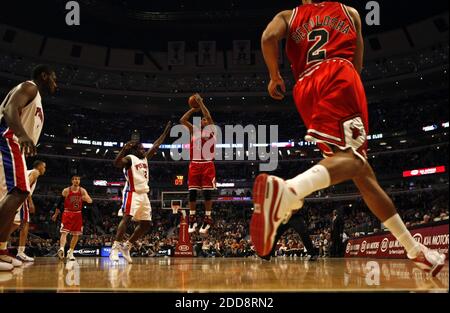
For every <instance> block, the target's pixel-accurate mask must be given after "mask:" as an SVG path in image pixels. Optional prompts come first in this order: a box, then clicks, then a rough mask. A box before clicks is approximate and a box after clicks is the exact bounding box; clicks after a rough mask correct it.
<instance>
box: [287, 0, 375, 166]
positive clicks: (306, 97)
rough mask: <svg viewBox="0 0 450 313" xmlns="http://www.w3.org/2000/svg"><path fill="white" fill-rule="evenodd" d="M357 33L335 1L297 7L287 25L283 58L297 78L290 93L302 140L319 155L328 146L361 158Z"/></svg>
mask: <svg viewBox="0 0 450 313" xmlns="http://www.w3.org/2000/svg"><path fill="white" fill-rule="evenodd" d="M356 40H357V32H356V29H355V25H354V22H353V20H352V18H351V16H350V15H349V13H348V11H347V9H346V7H345V6H344V5H342V4H341V3H338V2H323V3H318V4H307V5H300V6H298V7H297V8H295V9H294V10H293V13H292V17H291V20H290V22H289V32H288V39H287V42H286V53H287V56H288V58H289V61H290V63H291V67H292V72H293V74H294V76H295V79H297V83H296V85H295V87H294V90H293V96H294V101H295V103H296V106H297V109H298V111H299V113H300V115H301V117H302V119H303V121H304V123H305V126H306V127H307V135H306V137H305V139H306V140H307V141H314V142H317V144H318V147H319V148H320V149H321V150H322V152H323V153H324V155H332V153H333V151H332V149H331V147H330V146H335V147H338V148H339V149H342V150H344V149H348V148H351V149H352V150H353V151H354V152H355V153H356V154H357V155H358V156H360V157H362V158H363V159H366V158H367V134H368V132H369V128H368V122H369V121H368V110H367V99H366V95H365V91H364V87H363V84H362V82H361V78H360V75H359V73H358V72H357V71H356V69H355V68H354V66H353V63H352V62H353V59H354V53H355V51H356Z"/></svg>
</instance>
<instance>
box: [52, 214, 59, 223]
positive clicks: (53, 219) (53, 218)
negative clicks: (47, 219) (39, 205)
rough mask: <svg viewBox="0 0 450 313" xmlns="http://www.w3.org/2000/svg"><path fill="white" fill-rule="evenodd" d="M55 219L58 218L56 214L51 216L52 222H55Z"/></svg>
mask: <svg viewBox="0 0 450 313" xmlns="http://www.w3.org/2000/svg"><path fill="white" fill-rule="evenodd" d="M57 218H58V214H56V213H55V214H53V215H52V221H53V222H56V219H57Z"/></svg>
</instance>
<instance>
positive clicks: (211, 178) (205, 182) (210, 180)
mask: <svg viewBox="0 0 450 313" xmlns="http://www.w3.org/2000/svg"><path fill="white" fill-rule="evenodd" d="M215 189H216V168H215V166H214V163H213V162H208V163H205V164H204V169H203V173H202V190H203V198H204V200H205V202H204V205H205V218H204V220H203V225H202V227H201V228H200V233H202V234H206V233H207V232H208V230H209V229H210V228H211V227H212V224H213V220H212V203H213V201H212V193H213V191H214V190H215Z"/></svg>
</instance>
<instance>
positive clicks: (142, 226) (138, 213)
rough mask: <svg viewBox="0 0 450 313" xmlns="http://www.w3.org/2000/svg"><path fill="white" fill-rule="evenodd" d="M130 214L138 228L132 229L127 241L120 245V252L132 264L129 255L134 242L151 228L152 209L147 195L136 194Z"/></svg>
mask: <svg viewBox="0 0 450 313" xmlns="http://www.w3.org/2000/svg"><path fill="white" fill-rule="evenodd" d="M130 214H132V216H133V219H134V220H135V221H137V222H138V226H137V227H136V228H135V229H134V232H133V234H132V235H131V237H130V238H129V239H128V241H126V242H124V243H123V244H122V245H120V251H121V252H122V255H123V257H124V259H125V260H126V261H127V262H128V263H133V260H132V259H131V255H130V251H131V248H132V247H133V245H134V243H135V242H136V240H138V239H139V238H141V237H142V236H143V235H145V234H146V233H147V232H148V231H149V230H150V227H151V220H152V208H151V205H150V199H149V198H148V195H147V194H136V196H135V200H134V201H133V207H132V208H131V212H130Z"/></svg>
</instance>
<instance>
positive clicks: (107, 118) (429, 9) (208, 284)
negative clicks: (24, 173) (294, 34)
mask: <svg viewBox="0 0 450 313" xmlns="http://www.w3.org/2000/svg"><path fill="white" fill-rule="evenodd" d="M299 2H301V1H290V0H286V1H270V2H269V1H265V2H264V1H247V0H221V1H205V0H166V1H138V0H135V1H133V0H110V1H106V0H78V1H63V0H46V1H1V4H0V94H1V101H2V102H3V99H5V97H6V96H7V94H8V92H9V91H10V90H11V89H12V88H14V87H15V86H16V85H17V84H20V83H21V82H24V81H26V80H29V79H30V75H31V72H32V70H33V68H35V66H36V65H38V64H48V65H49V66H50V67H51V68H53V69H54V71H55V74H56V77H57V80H56V82H57V85H58V90H57V92H56V93H55V94H54V95H42V103H43V111H44V114H45V122H44V128H43V130H42V133H41V136H40V138H39V143H38V144H37V155H36V156H33V157H29V158H27V159H26V162H27V166H28V169H32V166H33V162H34V161H36V160H41V161H44V162H45V163H46V172H45V174H44V175H43V176H42V177H40V178H39V179H38V182H37V184H36V189H35V191H34V193H33V195H32V200H33V202H34V206H35V213H34V214H31V219H30V222H29V226H28V227H29V234H28V241H27V243H26V246H25V252H24V253H25V254H26V255H27V256H29V257H32V258H34V262H23V264H22V265H21V266H17V267H15V268H14V269H13V270H11V271H1V272H0V293H18V292H20V293H23V292H51V293H54V292H69V293H73V292H82V293H85V292H103V293H109V292H120V293H122V292H146V293H155V292H157V293H158V294H159V293H175V294H176V297H175V298H173V299H172V300H170V301H169V302H167V303H166V304H165V305H166V306H167V308H169V307H170V308H172V309H173V310H175V309H180V308H184V309H186V310H188V309H189V308H191V309H194V307H195V305H197V304H198V305H199V306H198V307H197V309H198V310H200V311H201V308H203V307H200V302H199V303H195V302H192V303H188V302H187V301H190V300H193V299H196V298H195V296H192V293H199V299H200V296H201V297H203V298H202V299H206V298H205V293H210V292H212V293H229V292H233V298H230V299H232V300H233V301H234V302H233V303H232V305H231V304H230V303H231V301H229V302H230V303H228V304H227V303H226V304H225V305H230V306H229V307H230V308H231V307H234V308H238V307H239V305H240V303H241V302H240V301H242V303H241V305H242V306H241V307H242V308H245V307H246V305H247V308H250V307H251V308H253V309H255V308H256V306H257V305H256V302H255V303H253V306H252V304H251V303H250V304H249V303H247V302H245V301H246V300H245V299H246V297H248V296H249V294H248V293H252V294H253V297H254V298H255V297H259V294H258V292H260V293H274V294H273V295H276V294H277V293H283V292H289V293H292V292H295V293H298V292H371V293H372V292H380V293H387V292H408V293H410V292H420V293H422V292H433V293H435V292H443V293H448V290H449V287H448V286H449V278H448V270H449V269H448V244H449V224H448V217H449V198H448V197H449V192H448V188H449V186H448V170H449V168H448V166H449V162H448V150H449V147H448V143H449V140H448V134H449V109H448V54H449V40H448V36H449V14H448V3H447V2H446V1H430V2H429V3H423V2H421V3H420V5H416V4H415V3H414V2H411V1H403V0H402V1H385V0H380V1H378V2H375V1H343V2H344V4H345V5H349V6H352V7H354V8H355V9H357V10H358V11H359V14H360V16H361V20H362V31H363V36H364V43H365V51H364V52H365V54H364V68H363V70H362V74H361V77H362V81H363V84H364V87H365V91H366V94H367V99H368V109H369V134H368V162H369V163H370V164H371V165H372V167H373V169H374V171H375V173H376V175H377V178H378V180H379V183H380V185H381V186H382V188H383V189H384V190H385V191H386V192H387V193H388V194H389V196H390V197H391V198H392V200H393V202H394V203H395V206H396V207H397V209H398V212H399V215H400V216H401V218H402V219H403V221H404V222H405V225H406V226H407V227H408V229H409V230H410V231H411V233H412V235H413V237H414V239H415V240H416V241H419V242H420V243H421V244H424V245H425V246H427V247H429V248H432V249H436V250H437V251H439V252H441V253H443V254H445V255H446V261H445V264H444V267H443V268H442V270H441V271H440V273H439V274H438V275H437V276H436V277H430V275H428V274H427V273H425V272H423V271H422V270H421V269H420V268H418V267H416V266H415V264H414V263H413V262H411V261H410V260H408V259H407V257H406V253H405V250H404V249H403V247H402V246H401V245H400V244H399V242H398V241H397V240H396V239H395V238H394V237H393V236H392V235H391V234H390V233H389V231H388V230H387V228H386V226H385V225H384V224H383V223H381V222H380V221H379V220H378V219H377V218H376V217H375V215H373V214H372V213H371V211H370V210H369V209H368V207H367V206H366V204H365V203H364V201H363V200H362V198H361V196H360V195H359V193H358V189H357V188H356V187H355V185H354V184H353V183H352V182H351V181H349V182H345V183H342V184H339V185H336V186H333V187H330V188H327V189H324V190H320V191H317V192H314V193H313V194H311V195H309V196H308V197H307V198H306V199H305V205H304V207H303V208H302V209H301V210H300V211H299V213H297V214H296V215H294V216H293V217H292V219H295V218H300V219H302V221H303V222H304V225H301V226H303V227H300V228H301V231H298V230H297V229H298V227H297V228H296V226H295V225H290V226H289V227H288V229H287V230H286V232H285V233H284V234H282V236H281V237H279V240H278V241H277V242H276V243H275V251H274V256H272V258H271V259H270V260H263V259H261V258H260V257H258V255H257V254H256V251H255V245H254V243H253V241H252V238H251V236H250V220H251V217H252V214H253V212H254V207H255V206H254V203H253V184H254V181H255V179H256V177H257V176H258V175H259V174H260V172H263V171H264V170H261V167H260V166H261V165H262V164H264V163H267V160H264V159H262V158H258V157H257V158H253V159H252V156H255V155H254V154H252V152H251V150H252V144H251V143H249V138H250V135H249V134H246V135H245V136H243V137H241V138H239V136H237V135H232V136H231V137H226V136H225V130H226V128H227V125H233V126H236V125H242V126H243V127H246V126H247V125H255V127H256V129H257V130H258V133H260V130H259V128H258V125H259V126H262V125H263V126H264V125H265V126H266V130H265V131H266V135H267V136H265V138H264V141H259V142H258V144H257V145H256V146H257V147H258V148H261V147H263V148H264V149H267V151H269V150H268V149H269V148H271V147H272V148H275V152H274V154H272V155H271V157H273V158H275V157H276V158H277V164H276V166H275V169H274V170H273V171H270V172H267V173H268V174H270V175H276V176H279V177H283V178H292V177H295V176H296V175H298V174H300V173H302V172H304V171H306V170H307V169H308V168H310V167H311V166H313V165H314V164H316V163H318V162H319V161H320V160H322V154H321V152H320V150H319V148H318V147H317V146H316V145H315V144H313V143H311V142H307V141H305V135H306V131H307V128H306V127H305V126H304V123H303V122H302V120H301V117H300V116H299V114H298V112H297V109H296V106H295V103H294V99H293V97H292V90H293V87H294V85H295V83H296V79H295V78H294V77H293V75H292V72H291V69H290V63H289V61H288V59H287V57H286V54H285V53H284V52H282V53H280V58H279V66H280V72H281V75H282V77H283V78H284V80H285V83H286V88H287V92H286V96H285V97H284V99H283V100H281V101H276V100H274V99H272V98H271V97H270V96H269V94H268V92H267V85H268V83H269V80H270V77H269V73H268V70H267V67H266V64H265V62H264V58H263V54H262V51H261V35H262V33H263V31H264V29H265V27H266V26H267V24H268V23H269V22H270V21H271V19H272V18H273V16H275V14H276V13H278V12H280V11H282V10H285V9H292V8H294V7H296V6H297V5H299ZM377 8H379V10H377ZM280 51H282V50H281V49H280ZM195 93H199V94H200V95H201V97H202V98H203V101H204V103H205V105H206V106H207V108H208V109H209V111H210V113H211V116H212V118H213V120H214V123H215V124H216V125H217V126H218V127H219V128H220V129H221V130H222V132H223V136H222V138H221V141H220V143H217V144H216V153H219V154H220V155H221V156H222V158H216V160H215V161H214V163H215V168H216V180H215V183H216V187H217V189H216V190H214V191H213V192H212V197H213V198H212V199H213V206H212V207H213V208H212V224H211V225H210V228H209V230H208V231H207V232H206V233H201V232H199V231H198V229H197V231H195V232H193V233H189V232H188V230H187V228H188V223H189V222H191V223H192V219H191V220H190V221H188V216H189V211H188V208H189V206H188V168H189V160H186V159H181V160H179V159H177V158H176V156H175V154H176V152H177V151H181V150H186V151H189V150H188V149H189V142H187V144H182V145H177V144H176V143H174V142H175V141H176V140H177V139H178V137H179V134H178V133H175V134H172V136H171V134H169V135H168V136H167V138H165V140H164V142H163V143H162V144H161V146H160V147H159V149H158V150H157V152H156V154H155V155H154V156H153V157H152V158H151V159H150V160H149V163H148V166H149V177H150V179H149V186H150V192H149V193H148V197H149V199H150V202H151V208H152V212H151V213H152V222H151V227H150V228H149V230H148V231H146V232H145V234H144V235H143V237H141V238H139V239H138V240H137V242H136V243H135V244H134V245H133V246H132V247H131V250H130V254H131V257H132V259H133V263H132V264H131V263H129V262H127V261H126V260H125V259H124V258H123V257H122V256H121V255H120V257H119V261H111V259H110V258H109V257H108V256H109V254H110V252H111V248H112V245H113V243H114V240H115V239H114V238H115V235H116V232H117V229H118V225H119V223H120V221H121V219H122V217H120V216H118V212H119V209H120V208H121V206H122V197H123V196H124V194H123V188H124V185H125V178H124V175H123V173H122V171H121V169H118V168H116V167H114V165H113V160H114V159H115V158H116V156H117V155H118V153H119V152H120V150H121V149H122V147H123V145H124V144H125V143H127V142H128V141H130V140H131V139H138V140H140V142H142V143H144V147H145V148H150V147H152V144H153V143H154V142H155V140H157V138H158V137H159V136H160V134H161V133H162V132H163V130H164V127H165V125H166V123H167V122H168V121H171V122H172V124H173V126H176V125H178V124H179V123H180V122H179V121H180V118H181V117H182V115H183V114H184V113H185V112H186V111H187V110H189V104H188V99H189V97H190V96H191V95H193V94H195ZM2 109H3V107H2ZM2 114H3V113H2ZM199 116H200V115H199ZM270 125H274V126H277V131H278V133H277V137H273V136H272V135H273V132H272V130H269V127H270ZM262 132H264V131H262ZM256 146H255V145H254V144H253V147H256ZM226 148H228V149H226ZM249 151H250V154H249ZM264 151H266V150H264ZM0 175H1V174H0ZM73 176H79V177H80V179H81V186H82V187H84V188H85V189H86V191H87V192H88V193H89V195H90V197H91V198H92V200H93V202H92V204H89V203H86V202H85V203H84V204H83V207H82V217H83V223H84V225H83V226H84V228H83V234H82V235H81V236H80V238H79V241H78V243H77V245H76V247H75V249H74V251H73V259H70V258H67V259H62V260H60V259H59V258H58V249H59V247H60V228H61V225H60V224H61V214H60V215H59V216H58V217H57V218H56V219H55V221H54V220H53V219H52V217H54V214H55V211H56V210H62V209H64V205H63V204H62V202H61V192H62V191H63V189H64V188H66V187H69V186H70V185H71V178H72V177H73ZM204 202H205V201H204V195H203V193H198V206H197V214H196V217H195V218H196V222H197V224H198V226H199V227H200V225H202V223H203V220H204V216H205V209H204ZM183 212H186V213H187V214H186V216H185V215H184V214H182V213H183ZM0 223H5V221H4V220H1V221H0ZM127 227H128V229H127V234H126V235H125V238H129V237H130V235H131V234H132V232H133V229H134V228H135V227H136V225H135V223H133V222H130V223H129V224H128V226H127ZM19 231H20V229H19V230H16V231H14V232H13V233H12V235H11V237H10V239H9V241H8V244H7V248H8V251H9V254H10V255H12V256H13V257H15V256H16V255H17V253H18V248H19ZM302 231H303V233H306V235H307V236H309V238H310V239H311V241H312V246H313V249H307V248H306V247H305V244H304V242H303V241H302V239H301V234H299V232H300V233H301V232H302ZM186 238H187V239H186ZM69 242H70V236H69V239H68V242H67V245H66V251H65V253H68V252H67V249H69V247H68V245H69ZM180 247H181V248H180ZM68 255H69V254H68ZM180 293H181V294H180ZM236 293H238V294H236ZM188 294H189V296H190V298H189V297H188ZM183 295H185V296H186V298H183V297H182V296H183ZM5 296H6V295H5ZM266 296H267V294H266V295H265V297H266ZM2 297H3V296H2V295H0V300H1V298H2ZM156 297H157V295H156ZM206 297H207V295H206ZM176 299H180V301H181V300H182V301H181V302H176ZM189 299H190V300H189ZM238 299H241V300H238ZM263 300H264V299H263V298H261V297H260V298H259V299H258V301H260V302H258V303H259V304H258V305H259V306H258V307H259V308H260V309H261V308H262V307H263V306H264V305H265V304H264V303H263ZM183 301H184V302H183ZM261 301H262V302H261ZM264 301H265V300H264ZM214 305H215V306H217V307H218V306H219V305H220V301H219V300H217V301H216V303H215V304H214ZM267 305H269V303H267ZM274 305H275V309H276V303H275V304H274ZM209 306H210V307H208V311H210V310H213V309H214V307H213V304H211V303H210V304H209ZM266 309H267V308H266Z"/></svg>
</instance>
